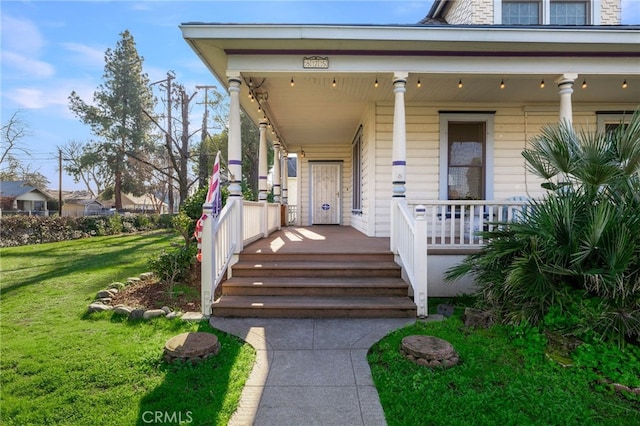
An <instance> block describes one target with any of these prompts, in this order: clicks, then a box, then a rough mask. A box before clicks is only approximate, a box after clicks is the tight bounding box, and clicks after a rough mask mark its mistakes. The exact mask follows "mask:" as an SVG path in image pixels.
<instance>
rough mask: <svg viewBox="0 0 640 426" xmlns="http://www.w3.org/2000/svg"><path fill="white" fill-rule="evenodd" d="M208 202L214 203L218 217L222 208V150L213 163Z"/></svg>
mask: <svg viewBox="0 0 640 426" xmlns="http://www.w3.org/2000/svg"><path fill="white" fill-rule="evenodd" d="M205 203H207V204H213V210H212V215H213V217H214V218H215V217H218V215H219V214H220V211H221V210H222V193H221V192H220V151H218V154H217V155H216V161H215V162H214V163H213V173H212V174H211V180H210V182H209V191H207V199H206V201H205Z"/></svg>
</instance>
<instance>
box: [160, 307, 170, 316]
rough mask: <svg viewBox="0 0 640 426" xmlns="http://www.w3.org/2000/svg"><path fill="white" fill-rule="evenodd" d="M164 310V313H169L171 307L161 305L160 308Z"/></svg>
mask: <svg viewBox="0 0 640 426" xmlns="http://www.w3.org/2000/svg"><path fill="white" fill-rule="evenodd" d="M160 309H162V310H163V311H164V313H165V314H167V315H169V314H170V313H171V308H170V307H168V306H163V307H162V308H160Z"/></svg>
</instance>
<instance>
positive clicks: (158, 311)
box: [142, 309, 167, 319]
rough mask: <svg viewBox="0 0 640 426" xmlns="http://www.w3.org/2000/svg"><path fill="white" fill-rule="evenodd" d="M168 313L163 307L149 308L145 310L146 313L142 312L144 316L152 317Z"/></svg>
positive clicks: (146, 317) (144, 317) (145, 317)
mask: <svg viewBox="0 0 640 426" xmlns="http://www.w3.org/2000/svg"><path fill="white" fill-rule="evenodd" d="M166 315H167V313H166V312H165V311H163V310H162V309H149V310H148V311H144V314H142V318H143V319H151V318H155V317H164V316H166Z"/></svg>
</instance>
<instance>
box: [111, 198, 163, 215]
mask: <svg viewBox="0 0 640 426" xmlns="http://www.w3.org/2000/svg"><path fill="white" fill-rule="evenodd" d="M121 197H122V210H124V211H128V212H132V213H158V214H164V213H167V210H168V207H167V204H166V203H165V202H163V201H161V200H158V199H157V198H156V197H154V196H153V195H141V196H135V195H133V194H122V196H121ZM101 202H102V204H103V205H104V206H105V207H112V206H115V204H116V203H115V200H103V201H101Z"/></svg>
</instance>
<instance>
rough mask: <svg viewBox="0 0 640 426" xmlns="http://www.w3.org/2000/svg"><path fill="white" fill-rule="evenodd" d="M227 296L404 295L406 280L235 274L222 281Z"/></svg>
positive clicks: (405, 293)
mask: <svg viewBox="0 0 640 426" xmlns="http://www.w3.org/2000/svg"><path fill="white" fill-rule="evenodd" d="M222 285H223V288H224V294H225V295H229V296H406V295H407V291H408V286H407V283H406V282H404V281H403V280H401V279H400V278H386V277H382V278H380V277H371V278H358V277H350V278H344V277H338V278H336V277H331V278H322V277H280V278H273V277H264V278H262V277H237V276H234V277H233V278H230V279H229V280H227V281H226V282H224V283H223V284H222Z"/></svg>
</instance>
